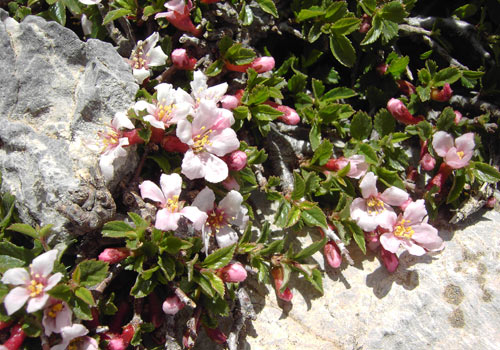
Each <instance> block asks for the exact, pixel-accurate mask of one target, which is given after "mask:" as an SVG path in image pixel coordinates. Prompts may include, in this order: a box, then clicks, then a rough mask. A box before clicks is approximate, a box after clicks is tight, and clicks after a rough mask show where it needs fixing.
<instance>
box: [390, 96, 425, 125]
mask: <svg viewBox="0 0 500 350" xmlns="http://www.w3.org/2000/svg"><path fill="white" fill-rule="evenodd" d="M387 109H388V110H389V112H391V114H392V116H393V117H394V119H396V120H398V121H399V122H401V123H403V124H406V125H410V124H418V123H420V122H421V121H422V120H423V117H414V116H412V115H411V113H410V111H408V108H406V106H405V104H404V103H403V102H401V101H400V100H398V99H396V98H391V99H390V100H389V102H387Z"/></svg>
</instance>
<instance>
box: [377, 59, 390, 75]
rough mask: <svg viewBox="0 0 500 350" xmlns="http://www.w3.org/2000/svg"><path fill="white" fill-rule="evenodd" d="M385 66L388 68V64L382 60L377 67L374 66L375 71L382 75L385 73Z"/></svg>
mask: <svg viewBox="0 0 500 350" xmlns="http://www.w3.org/2000/svg"><path fill="white" fill-rule="evenodd" d="M387 68H389V65H388V64H387V63H385V62H382V63H380V64H379V65H378V66H377V68H375V69H376V70H377V73H378V74H379V75H380V76H382V75H384V74H385V72H387Z"/></svg>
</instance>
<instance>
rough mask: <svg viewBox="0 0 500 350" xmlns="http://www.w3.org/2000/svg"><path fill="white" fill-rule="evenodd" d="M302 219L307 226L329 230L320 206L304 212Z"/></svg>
mask: <svg viewBox="0 0 500 350" xmlns="http://www.w3.org/2000/svg"><path fill="white" fill-rule="evenodd" d="M301 218H302V220H304V222H305V224H306V225H307V226H310V227H322V228H324V229H326V228H328V225H327V224H326V216H325V213H323V211H322V210H321V209H320V208H319V207H318V206H314V207H312V208H310V209H305V210H303V211H302V214H301Z"/></svg>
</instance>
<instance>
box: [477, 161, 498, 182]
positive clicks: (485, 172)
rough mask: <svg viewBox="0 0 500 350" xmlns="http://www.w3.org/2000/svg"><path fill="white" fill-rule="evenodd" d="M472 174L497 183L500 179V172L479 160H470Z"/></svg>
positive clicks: (480, 178)
mask: <svg viewBox="0 0 500 350" xmlns="http://www.w3.org/2000/svg"><path fill="white" fill-rule="evenodd" d="M471 168H472V169H473V170H474V175H475V176H476V177H477V178H478V179H479V180H481V181H483V182H488V183H492V184H494V183H497V182H498V181H500V173H499V172H498V170H496V169H495V168H494V167H492V166H491V165H488V164H486V163H481V162H471Z"/></svg>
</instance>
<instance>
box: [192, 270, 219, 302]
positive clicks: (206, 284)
mask: <svg viewBox="0 0 500 350" xmlns="http://www.w3.org/2000/svg"><path fill="white" fill-rule="evenodd" d="M193 281H194V282H195V283H197V284H198V285H199V286H200V287H201V291H202V292H203V293H205V294H206V295H208V296H209V297H210V298H215V293H214V289H213V288H212V285H211V284H210V281H209V280H208V278H207V277H205V276H204V275H202V274H201V273H200V272H198V271H195V273H194V275H193Z"/></svg>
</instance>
